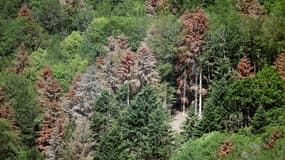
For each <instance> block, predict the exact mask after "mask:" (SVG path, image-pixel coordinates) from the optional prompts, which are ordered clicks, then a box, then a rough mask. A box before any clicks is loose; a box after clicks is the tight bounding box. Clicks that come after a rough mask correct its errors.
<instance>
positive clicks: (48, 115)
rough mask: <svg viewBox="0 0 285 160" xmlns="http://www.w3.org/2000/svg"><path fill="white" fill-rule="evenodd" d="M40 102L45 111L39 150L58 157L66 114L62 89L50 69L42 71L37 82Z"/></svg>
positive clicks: (39, 133) (38, 144)
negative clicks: (62, 102) (62, 99)
mask: <svg viewBox="0 0 285 160" xmlns="http://www.w3.org/2000/svg"><path fill="white" fill-rule="evenodd" d="M36 87H37V91H38V93H39V98H38V99H39V102H40V104H41V106H42V107H43V109H44V110H45V112H44V114H43V122H42V123H41V125H40V130H39V131H37V134H38V138H37V139H36V143H37V148H38V150H40V151H42V152H45V153H46V154H47V156H48V157H49V156H56V155H58V153H59V152H60V149H61V147H60V146H61V145H63V143H62V138H63V135H64V123H65V117H66V116H65V113H64V111H63V107H62V105H61V99H60V98H61V87H60V86H59V84H58V83H57V82H56V80H54V78H53V74H52V70H51V68H50V67H48V66H47V67H45V68H43V69H42V71H41V74H40V76H39V78H38V80H37V81H36Z"/></svg>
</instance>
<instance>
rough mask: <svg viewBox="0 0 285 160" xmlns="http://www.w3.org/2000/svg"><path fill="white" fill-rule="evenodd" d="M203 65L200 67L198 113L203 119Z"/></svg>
mask: <svg viewBox="0 0 285 160" xmlns="http://www.w3.org/2000/svg"><path fill="white" fill-rule="evenodd" d="M202 72H203V71H202V67H200V69H199V75H200V76H199V81H200V84H199V85H200V88H199V114H198V118H199V119H201V118H202Z"/></svg>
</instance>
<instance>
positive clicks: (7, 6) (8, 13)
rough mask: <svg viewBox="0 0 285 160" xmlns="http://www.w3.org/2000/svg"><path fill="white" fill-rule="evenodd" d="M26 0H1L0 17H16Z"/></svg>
mask: <svg viewBox="0 0 285 160" xmlns="http://www.w3.org/2000/svg"><path fill="white" fill-rule="evenodd" d="M23 2H24V0H10V1H6V0H0V4H1V6H0V10H1V12H0V17H3V18H5V19H8V18H16V17H17V15H18V12H19V10H20V8H21V5H22V3H23Z"/></svg>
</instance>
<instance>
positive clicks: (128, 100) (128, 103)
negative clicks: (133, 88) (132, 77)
mask: <svg viewBox="0 0 285 160" xmlns="http://www.w3.org/2000/svg"><path fill="white" fill-rule="evenodd" d="M129 105H130V85H129V84H128V93H127V106H129Z"/></svg>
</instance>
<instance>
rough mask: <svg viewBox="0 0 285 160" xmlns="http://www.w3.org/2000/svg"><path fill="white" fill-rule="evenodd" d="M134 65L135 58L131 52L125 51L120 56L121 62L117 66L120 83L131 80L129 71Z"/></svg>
mask: <svg viewBox="0 0 285 160" xmlns="http://www.w3.org/2000/svg"><path fill="white" fill-rule="evenodd" d="M134 65H135V58H134V55H133V53H132V52H131V51H126V52H125V53H123V55H122V56H121V62H120V65H119V66H118V77H119V79H121V80H122V81H124V80H129V79H130V78H131V70H132V68H133V66H134Z"/></svg>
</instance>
